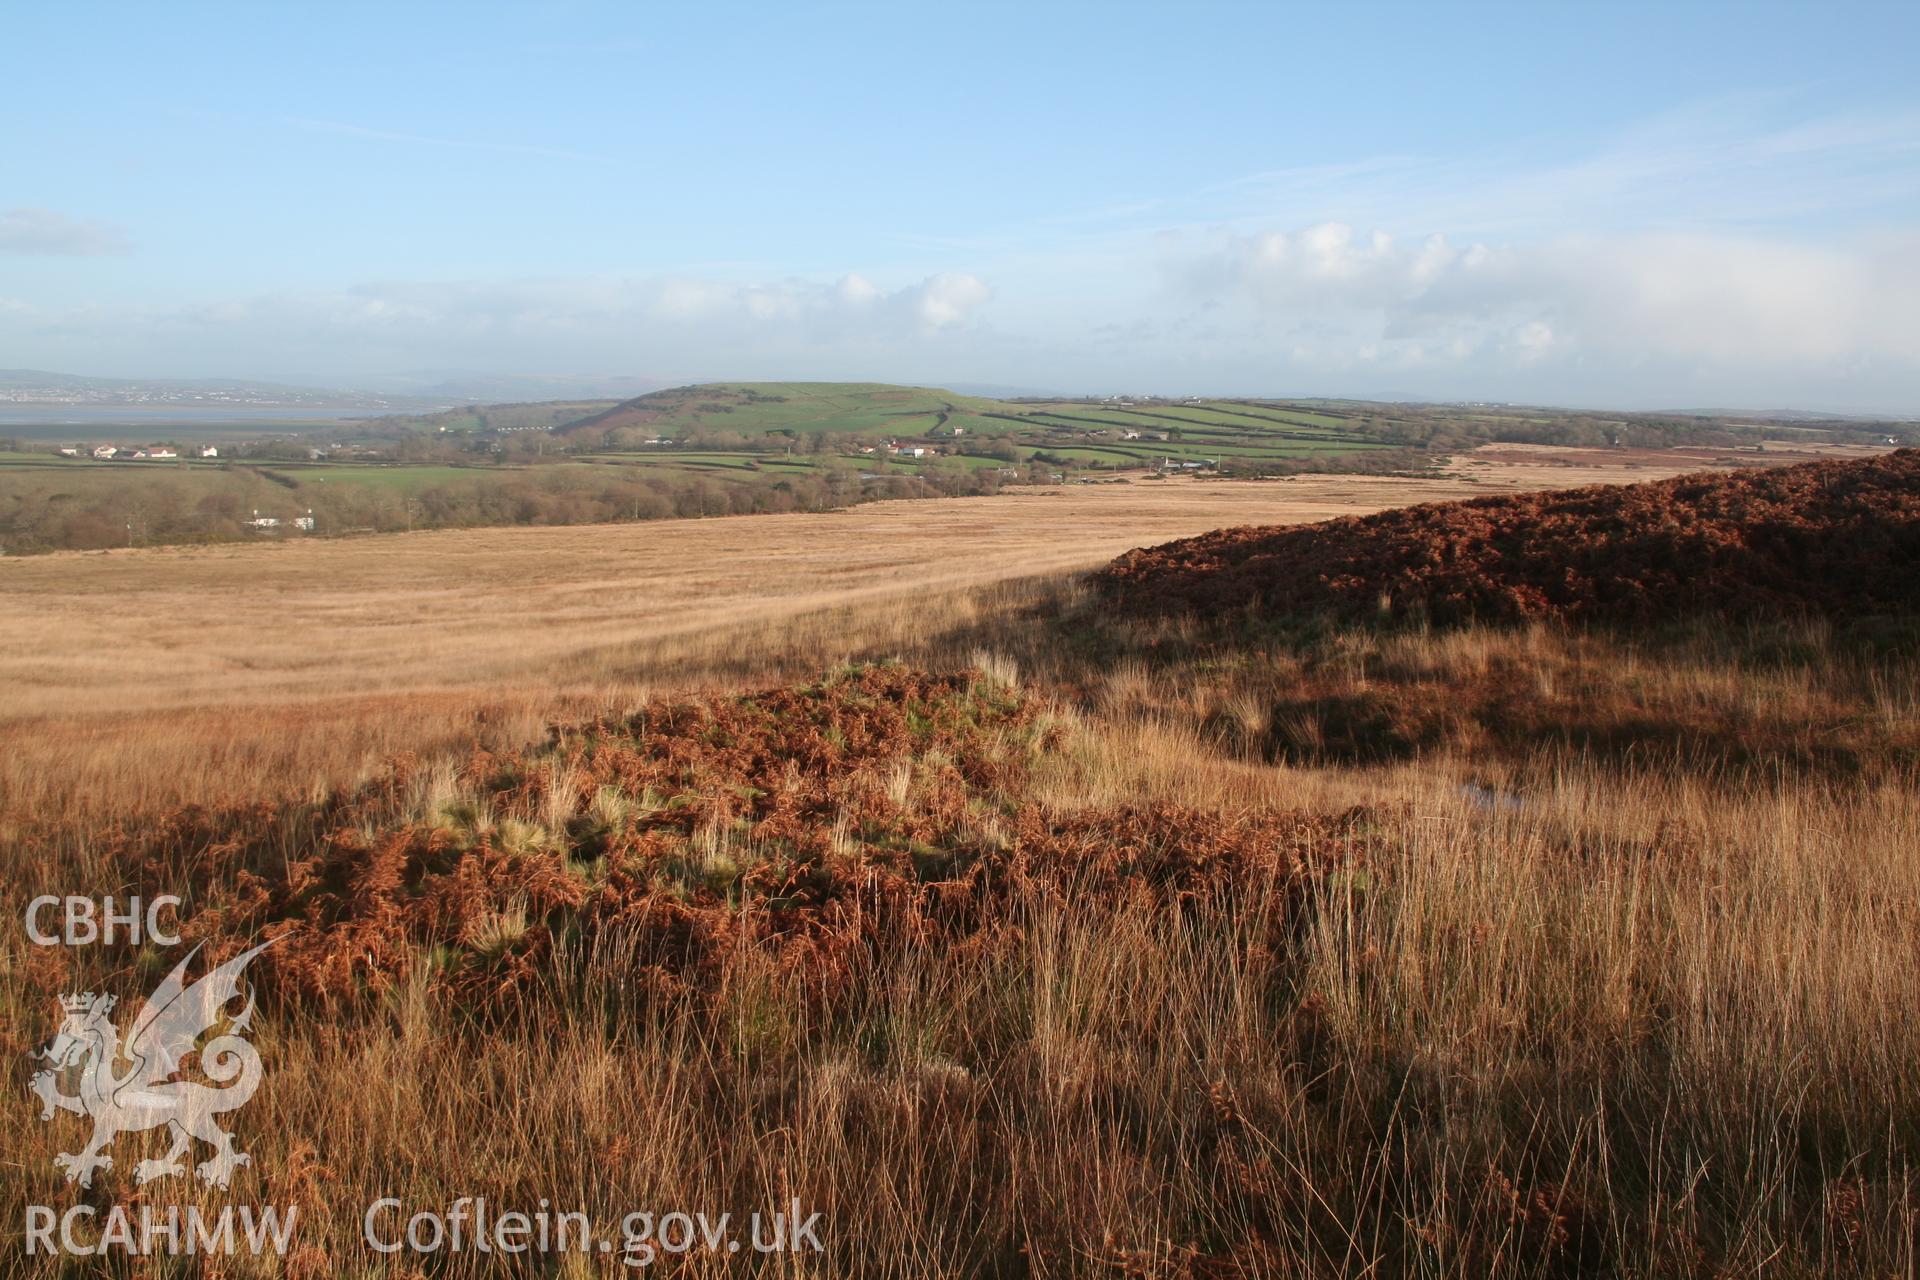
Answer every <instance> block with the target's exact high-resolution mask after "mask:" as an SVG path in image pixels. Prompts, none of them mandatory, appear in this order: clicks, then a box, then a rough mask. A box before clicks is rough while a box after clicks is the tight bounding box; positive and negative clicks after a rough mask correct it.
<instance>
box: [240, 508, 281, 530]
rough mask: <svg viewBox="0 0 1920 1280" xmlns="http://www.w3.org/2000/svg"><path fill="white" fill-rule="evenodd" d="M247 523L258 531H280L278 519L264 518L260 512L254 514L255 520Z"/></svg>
mask: <svg viewBox="0 0 1920 1280" xmlns="http://www.w3.org/2000/svg"><path fill="white" fill-rule="evenodd" d="M247 523H248V524H250V525H252V526H253V527H254V528H256V529H278V528H279V527H280V521H279V519H278V518H276V517H274V516H263V515H261V514H260V513H259V512H258V511H255V512H254V513H253V519H251V520H249V521H247Z"/></svg>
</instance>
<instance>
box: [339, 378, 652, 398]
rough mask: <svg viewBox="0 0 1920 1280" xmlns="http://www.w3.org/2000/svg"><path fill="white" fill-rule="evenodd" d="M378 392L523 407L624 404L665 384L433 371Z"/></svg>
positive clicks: (391, 382)
mask: <svg viewBox="0 0 1920 1280" xmlns="http://www.w3.org/2000/svg"><path fill="white" fill-rule="evenodd" d="M371 382H372V384H373V385H374V386H377V387H380V388H383V389H392V390H394V391H396V392H403V393H405V394H407V395H414V396H425V397H427V398H428V399H432V400H440V401H443V402H444V401H448V400H452V401H459V402H463V403H467V404H488V405H499V404H506V403H519V404H524V403H527V402H529V401H558V400H625V399H627V398H629V397H631V396H638V395H644V394H646V393H647V392H649V391H657V390H659V389H660V388H662V387H668V386H672V385H673V382H672V380H671V379H667V378H652V377H644V376H639V375H633V374H591V373H589V374H527V373H465V372H457V371H455V372H450V371H445V370H441V371H429V372H420V373H408V374H394V375H391V376H388V377H383V378H376V379H372V380H371Z"/></svg>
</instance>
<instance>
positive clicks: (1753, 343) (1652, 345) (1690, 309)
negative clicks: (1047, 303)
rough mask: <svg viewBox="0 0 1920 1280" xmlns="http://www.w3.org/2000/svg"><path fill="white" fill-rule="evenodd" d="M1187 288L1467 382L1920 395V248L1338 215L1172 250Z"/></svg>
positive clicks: (1260, 318) (1349, 356) (1358, 360)
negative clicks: (1874, 379)
mask: <svg viewBox="0 0 1920 1280" xmlns="http://www.w3.org/2000/svg"><path fill="white" fill-rule="evenodd" d="M1163 252H1164V259H1163V266H1164V268H1165V269H1166V270H1167V271H1168V273H1169V276H1170V281H1171V283H1172V286H1173V291H1174V296H1175V297H1177V298H1183V299H1184V300H1185V301H1186V302H1187V303H1188V304H1189V305H1198V306H1201V307H1206V306H1220V305H1225V306H1228V307H1230V308H1235V309H1237V312H1238V314H1239V315H1240V316H1241V317H1242V319H1243V321H1244V323H1245V324H1246V325H1247V326H1248V327H1249V332H1250V333H1257V334H1264V335H1266V336H1267V337H1268V338H1269V339H1270V340H1271V342H1272V350H1274V351H1275V352H1276V353H1279V352H1282V351H1284V352H1286V353H1288V357H1289V359H1303V358H1304V359H1310V360H1313V361H1316V362H1320V363H1323V364H1325V365H1328V366H1333V367H1341V366H1348V367H1350V366H1353V365H1358V364H1381V365H1394V364H1401V365H1406V366H1421V365H1428V364H1431V363H1433V362H1434V361H1435V360H1436V359H1438V358H1439V357H1441V356H1450V357H1451V358H1452V359H1454V360H1455V361H1456V362H1457V363H1459V364H1460V365H1461V371H1462V372H1466V373H1474V372H1478V373H1481V374H1488V375H1492V374H1497V373H1498V372H1500V371H1501V370H1502V369H1503V368H1510V367H1515V366H1519V365H1527V366H1535V367H1539V366H1545V365H1552V364H1556V363H1558V364H1562V365H1581V366H1584V367H1585V368H1587V369H1588V370H1590V371H1591V370H1594V369H1599V368H1611V369H1615V370H1626V369H1632V368H1641V369H1644V368H1648V367H1666V368H1680V367H1685V368H1689V369H1691V370H1694V371H1696V372H1697V371H1720V372H1723V373H1726V374H1729V375H1737V374H1739V373H1741V372H1743V371H1744V372H1752V373H1755V374H1758V373H1763V372H1764V373H1766V374H1768V375H1770V376H1771V375H1777V374H1779V373H1780V372H1781V371H1783V370H1797V371H1800V372H1802V373H1805V374H1808V375H1817V376H1823V377H1828V378H1839V377H1844V376H1846V375H1848V374H1849V373H1852V372H1856V371H1859V370H1861V369H1863V368H1866V367H1869V366H1872V367H1874V368H1876V369H1877V370H1878V371H1879V372H1880V373H1883V374H1895V375H1898V376H1902V377H1905V378H1907V379H1908V380H1909V383H1910V385H1914V386H1920V318H1916V315H1915V312H1914V309H1913V308H1912V306H1911V305H1910V303H1911V299H1912V298H1913V297H1915V296H1916V289H1920V239H1916V238H1913V237H1906V238H1897V239H1888V240H1884V241H1879V242H1876V243H1873V244H1869V245H1863V246H1860V247H1857V248H1853V249H1838V248H1830V247H1811V246H1806V245H1801V244H1796V243H1792V242H1786V241H1779V240H1761V239H1751V238H1743V237H1730V236H1709V235H1679V234H1655V235H1639V236H1617V237H1588V238H1565V239H1558V240H1552V241H1546V242H1540V243H1520V244H1472V245H1469V246H1467V247H1465V248H1458V247H1455V246H1454V245H1452V244H1451V243H1450V242H1449V241H1448V240H1446V239H1445V238H1444V237H1441V236H1429V237H1426V238H1425V239H1421V240H1414V241H1408V240H1403V239H1401V238H1398V237H1395V236H1392V235H1389V234H1387V233H1384V232H1380V231H1374V232H1371V233H1368V234H1361V233H1359V232H1356V231H1355V230H1354V229H1353V228H1351V227H1349V226H1346V225H1344V224H1340V223H1322V224H1317V225H1314V226H1309V227H1306V228H1303V229H1300V230H1297V231H1268V232H1261V233H1256V234H1233V233H1214V234H1213V235H1211V236H1206V237H1202V238H1200V240H1199V241H1198V242H1196V241H1195V239H1194V238H1192V237H1182V238H1176V239H1172V240H1169V241H1166V242H1164V244H1163Z"/></svg>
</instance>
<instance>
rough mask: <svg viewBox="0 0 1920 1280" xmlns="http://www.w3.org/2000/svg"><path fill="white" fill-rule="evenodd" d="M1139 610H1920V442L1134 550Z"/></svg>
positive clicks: (1125, 570)
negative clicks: (1882, 452)
mask: <svg viewBox="0 0 1920 1280" xmlns="http://www.w3.org/2000/svg"><path fill="white" fill-rule="evenodd" d="M1095 582H1096V585H1097V587H1098V589H1099V590H1100V591H1101V592H1102V593H1103V594H1104V595H1105V596H1106V597H1107V598H1108V599H1109V600H1111V601H1112V602H1113V603H1115V604H1117V605H1118V606H1120V608H1121V609H1122V610H1124V611H1126V612H1129V613H1134V614H1139V615H1144V616H1153V615H1164V614H1173V613H1187V612H1191V613H1194V614H1197V615H1200V616H1202V617H1219V616H1222V615H1227V614H1231V613H1235V612H1239V611H1253V612H1255V613H1257V614H1259V615H1262V616H1269V617H1290V616H1306V615H1316V616H1326V617H1334V618H1342V619H1348V620H1354V619H1362V618H1367V617H1370V616H1375V615H1378V614H1380V613H1383V612H1385V613H1391V614H1392V615H1395V616H1424V617H1426V618H1429V619H1431V620H1433V621H1436V622H1459V621H1464V620H1468V619H1478V620H1482V621H1495V622H1509V621H1519V620H1526V619H1538V618H1561V619H1567V620H1572V621H1581V622H1626V623H1635V622H1647V621H1658V620H1663V619H1673V618H1681V617H1687V616H1690V615H1693V614H1697V613H1701V612H1708V611H1711V612H1717V613H1721V614H1725V615H1728V616H1734V617H1770V616H1780V615H1795V614H1820V615H1826V616H1832V617H1853V616H1859V615H1862V614H1884V613H1912V612H1916V611H1920V451H1915V450H1912V449H1903V450H1900V451H1899V452H1896V453H1892V454H1888V455H1886V456H1883V457H1878V458H1871V459H1866V460H1862V461H1849V462H1813V463H1806V464H1803V465H1800V466H1793V467H1783V468H1780V469H1777V470H1769V471H1759V472H1749V473H1739V474H1731V475H1720V474H1700V475H1689V476H1681V477H1678V478H1675V479H1672V480H1663V481H1657V482H1654V483H1650V484H1638V485H1627V486H1596V487H1593V488H1586V489H1573V490H1567V491H1564V492H1560V493H1537V494H1521V495H1515V496H1510V497H1509V496H1502V497H1490V498H1478V499H1474V500H1471V501H1466V502H1447V503H1436V504H1430V505H1426V506H1418V507H1408V508H1404V509H1401V510H1397V511H1385V512H1381V513H1380V514H1378V515H1370V516H1359V517H1349V518H1343V519H1338V520H1329V521H1327V522H1325V523H1323V524H1316V525H1308V526H1296V527H1284V528H1257V527H1248V528H1238V529H1222V530H1219V531H1217V532H1214V533H1208V534H1203V535H1201V536H1200V537H1197V538H1188V539H1185V540H1183V541H1179V542H1172V543H1168V544H1166V545H1165V546H1160V547H1154V548H1150V549H1146V550H1136V551H1131V552H1128V553H1127V554H1126V555H1124V556H1122V557H1120V558H1119V559H1118V560H1116V561H1114V562H1113V563H1112V564H1111V565H1109V566H1108V567H1107V568H1105V569H1104V570H1102V571H1101V572H1100V573H1099V574H1098V575H1096V578H1095Z"/></svg>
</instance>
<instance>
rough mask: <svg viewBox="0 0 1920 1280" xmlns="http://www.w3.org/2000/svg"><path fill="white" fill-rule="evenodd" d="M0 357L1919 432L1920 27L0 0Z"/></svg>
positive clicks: (1713, 19) (1303, 14)
mask: <svg viewBox="0 0 1920 1280" xmlns="http://www.w3.org/2000/svg"><path fill="white" fill-rule="evenodd" d="M4 27H5V44H6V46H7V48H6V50H5V53H4V66H5V72H4V74H3V75H0V367H10V368H39V369H51V370H57V371H62V372H70V373H80V374H89V375H95V376H117V377H215V376H220V377H246V378H260V379H269V380H278V381H289V382H297V383H304V384H312V385H332V386H388V385H393V384H394V381H395V380H405V379H408V378H413V377H417V376H421V375H423V374H426V373H439V372H487V373H513V374H542V375H586V374H597V375H615V374H620V375H636V376H645V377H657V378H661V379H665V380H670V381H676V382H678V381H695V380H709V379H834V380H838V379H871V380H880V381H905V382H917V383H926V384H940V385H952V384H955V383H962V384H971V385H979V384H991V385H996V386H1001V387H1010V388H1029V389H1034V390H1043V391H1049V392H1068V393H1086V392H1094V393H1108V392H1132V393H1139V394H1149V393H1160V394H1179V395H1185V394H1217V395H1274V396H1313V395H1329V396H1378V397H1405V398H1432V399H1477V400H1508V401H1523V402H1533V403H1549V404H1570V405H1608V406H1615V407H1620V408H1709V407H1713V408H1721V407H1728V408H1731V407H1738V408H1798V409H1826V410H1835V411H1867V412H1882V413H1899V414H1915V415H1920V306H1916V305H1915V303H1916V299H1920V73H1916V71H1915V68H1914V61H1913V54H1914V50H1915V49H1917V48H1920V5H1915V4H1912V3H1911V2H1908V3H1904V4H1887V5H1867V4H1846V3H1824V4H1818V5H1816V4H1803V5H1794V6H1772V5H1766V4H1756V3H1748V4H1740V5H1707V4H1684V3H1668V4H1659V5H1644V6H1643V5H1636V4H1632V3H1610V4H1605V5H1600V4H1594V5H1547V4H1538V3H1533V4H1513V5H1459V4H1455V5H1444V4H1435V3H1431V2H1429V3H1424V4H1417V5H1365V4H1339V5H1332V4H1325V3H1320V4H1298V5H1283V4H1277V3H1275V4H1209V3H1182V4H1177V5H1176V4H1157V5H1130V4H1126V3H1117V2H1110V3H1103V4H1098V5H1075V4H1065V3H1058V4H1037V3H1026V4H1019V5H1004V6H1002V5H993V4H975V5H944V6H931V5H917V4H902V3H893V4H887V5H873V6H849V5H828V6H815V5H804V4H792V3H783V4H777V5H775V4H769V5H763V6H756V5H730V4H723V3H711V4H701V5H677V6H664V5H653V4H646V5H643V4H635V3H626V4H608V5H599V4H566V3H554V4H542V5H537V6H536V5H524V6H491V5H483V4H471V5H460V6H448V7H435V6H431V5H427V4H408V5H380V6H374V5H364V6H362V5H356V4H351V3H346V4H328V5H324V6H322V5H309V6H293V5H289V6H269V5H246V6H232V7H218V6H202V5H193V4H170V5H152V4H138V5H132V4H129V5H125V6H112V5H98V6H94V5H90V6H61V5H36V6H26V5H21V6H16V7H13V8H12V10H11V11H10V12H9V14H8V16H7V18H6V20H5V24H4Z"/></svg>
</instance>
